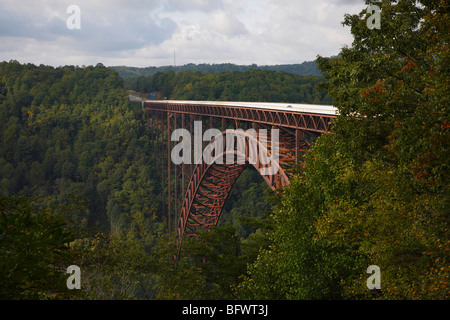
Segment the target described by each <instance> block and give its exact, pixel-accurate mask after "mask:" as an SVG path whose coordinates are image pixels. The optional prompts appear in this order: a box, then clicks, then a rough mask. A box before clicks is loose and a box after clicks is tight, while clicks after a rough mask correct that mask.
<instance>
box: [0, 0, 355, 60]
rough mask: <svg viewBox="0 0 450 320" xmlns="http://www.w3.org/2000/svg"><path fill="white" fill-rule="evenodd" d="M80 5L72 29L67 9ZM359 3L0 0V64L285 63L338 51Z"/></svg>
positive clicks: (338, 0) (347, 0)
mask: <svg viewBox="0 0 450 320" xmlns="http://www.w3.org/2000/svg"><path fill="white" fill-rule="evenodd" d="M71 4H76V5H78V6H80V8H81V30H68V29H67V27H66V19H67V17H68V15H67V13H66V8H67V7H68V6H69V5H71ZM363 8H364V3H363V1H362V0H329V1H327V0H316V1H314V0H311V1H306V0H166V1H164V0H153V1H145V0H131V1H125V0H109V1H99V0H97V1H92V0H34V1H33V0H22V1H9V0H0V61H1V60H10V59H17V60H19V61H21V62H32V63H36V64H39V63H44V64H51V65H64V64H79V65H80V64H86V65H88V64H96V63H97V62H102V63H104V64H105V65H118V64H121V65H122V64H123V65H134V66H149V65H168V64H172V63H173V52H174V51H176V53H177V64H185V63H190V62H193V63H203V62H205V63H222V62H232V63H238V64H251V63H257V64H282V63H299V62H302V61H304V60H313V59H315V57H316V56H317V54H321V55H325V56H328V55H333V54H337V53H338V52H339V50H340V48H341V47H342V46H343V45H345V44H350V43H351V40H352V38H351V35H350V31H349V30H348V28H347V29H346V28H343V27H342V26H341V22H342V20H343V16H344V14H345V13H356V12H359V11H361V10H362V9H363Z"/></svg>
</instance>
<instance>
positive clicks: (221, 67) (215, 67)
mask: <svg viewBox="0 0 450 320" xmlns="http://www.w3.org/2000/svg"><path fill="white" fill-rule="evenodd" d="M109 68H111V69H113V70H115V71H117V72H118V73H119V75H120V76H121V77H122V78H124V79H127V78H138V77H149V76H153V75H154V74H156V73H158V72H162V73H166V72H168V71H174V72H175V73H180V72H188V71H194V72H202V73H209V72H212V73H223V72H234V71H240V72H243V71H248V70H250V69H260V70H272V71H284V72H287V73H294V74H297V75H300V76H308V75H312V76H320V75H321V74H320V71H319V69H318V68H317V65H316V62H315V61H305V62H302V63H299V64H281V65H271V66H270V65H266V66H258V65H256V64H252V65H236V64H232V63H220V64H206V63H202V64H193V63H188V64H185V65H182V66H164V67H143V68H138V67H127V66H112V67H109Z"/></svg>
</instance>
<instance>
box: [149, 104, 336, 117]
mask: <svg viewBox="0 0 450 320" xmlns="http://www.w3.org/2000/svg"><path fill="white" fill-rule="evenodd" d="M144 102H153V103H167V104H182V105H197V106H198V105H206V106H227V107H244V108H254V109H266V110H277V111H290V112H303V113H317V114H326V115H337V114H338V111H337V108H335V107H333V106H331V105H316V104H300V103H274V102H240V101H239V102H238V101H192V100H145V101H144Z"/></svg>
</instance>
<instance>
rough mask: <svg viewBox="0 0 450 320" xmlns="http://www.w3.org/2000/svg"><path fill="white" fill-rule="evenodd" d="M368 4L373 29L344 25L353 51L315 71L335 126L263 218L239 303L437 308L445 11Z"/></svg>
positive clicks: (442, 279)
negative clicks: (267, 226)
mask: <svg viewBox="0 0 450 320" xmlns="http://www.w3.org/2000/svg"><path fill="white" fill-rule="evenodd" d="M367 4H369V2H367ZM377 4H378V5H379V6H380V8H381V29H379V30H377V29H373V30H371V29H369V28H367V25H366V20H367V18H368V17H369V15H370V14H369V13H367V12H366V10H363V11H362V12H361V13H359V14H355V15H346V17H345V20H344V25H347V26H350V27H351V31H352V34H353V36H354V42H353V44H352V46H351V47H345V48H343V49H342V50H341V52H340V54H339V56H338V57H336V58H322V57H319V58H318V59H317V62H318V66H319V68H320V69H321V70H322V72H323V73H324V74H325V77H326V79H327V83H326V89H327V91H328V93H329V94H330V95H331V96H332V97H333V103H334V104H335V105H336V107H337V108H338V110H339V116H338V118H337V119H336V120H335V121H334V123H333V127H332V134H328V135H323V136H321V137H320V138H319V139H317V141H316V143H315V145H314V146H313V148H312V150H311V152H309V153H308V154H307V156H306V158H305V165H304V170H302V172H301V173H300V174H299V175H298V176H297V177H295V178H294V179H293V180H292V182H291V187H290V188H289V189H288V190H287V191H286V192H285V193H284V195H283V197H282V206H281V207H280V208H279V209H277V210H276V211H275V213H274V219H275V220H276V221H277V222H278V224H277V226H276V228H275V229H274V231H273V233H272V234H271V235H270V238H271V239H272V241H273V243H272V246H271V247H270V249H269V250H264V251H262V252H261V254H260V256H259V257H258V259H257V261H256V262H255V264H253V265H252V266H251V268H250V270H249V275H250V276H249V277H248V278H247V279H246V281H245V284H241V288H242V289H243V292H245V294H248V295H249V296H250V297H263V298H339V297H341V298H353V299H355V298H366V299H367V298H383V299H446V298H448V294H449V290H448V276H449V270H448V262H449V261H448V257H449V255H448V250H449V243H450V238H449V230H448V222H449V216H448V207H449V197H448V195H449V194H450V190H449V183H448V182H449V181H448V177H449V176H450V175H449V168H450V163H449V161H450V160H449V157H448V153H449V141H450V139H449V138H450V136H449V135H450V130H449V129H450V125H449V123H448V118H449V107H448V106H449V96H448V91H449V90H448V89H449V82H448V76H449V75H448V72H449V69H448V66H449V65H450V64H449V63H448V61H449V50H448V43H449V34H448V32H447V31H446V30H448V29H449V26H450V24H449V18H448V11H449V10H448V9H449V3H448V1H416V2H411V1H390V0H383V1H379V2H377ZM372 264H375V265H378V266H379V267H380V269H381V274H382V278H381V281H382V282H381V287H382V289H381V290H368V288H367V287H366V279H367V277H368V275H367V274H366V268H367V267H368V266H369V265H372Z"/></svg>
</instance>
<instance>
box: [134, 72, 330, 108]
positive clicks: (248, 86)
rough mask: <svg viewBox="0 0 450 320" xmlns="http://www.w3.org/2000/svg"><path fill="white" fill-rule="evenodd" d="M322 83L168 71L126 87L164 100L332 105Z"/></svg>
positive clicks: (272, 75) (269, 75) (281, 75)
mask: <svg viewBox="0 0 450 320" xmlns="http://www.w3.org/2000/svg"><path fill="white" fill-rule="evenodd" d="M322 81H324V79H323V78H322V77H319V76H312V75H310V76H299V75H296V74H293V73H286V72H282V71H270V70H258V69H251V70H248V71H245V72H239V71H234V72H222V73H211V72H210V73H202V72H194V71H187V72H181V73H177V74H175V73H174V72H173V71H168V72H167V73H162V72H158V73H155V74H154V75H152V76H149V77H143V76H141V77H137V78H132V79H126V80H125V88H126V89H131V90H135V91H138V92H145V93H150V92H158V93H159V94H160V95H161V97H163V98H167V99H177V100H218V101H221V100H222V101H230V100H231V101H261V102H291V103H296V102H297V103H314V104H331V98H330V96H328V95H327V93H326V92H325V91H324V90H322V89H321V88H320V86H319V84H320V83H321V82H322Z"/></svg>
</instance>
